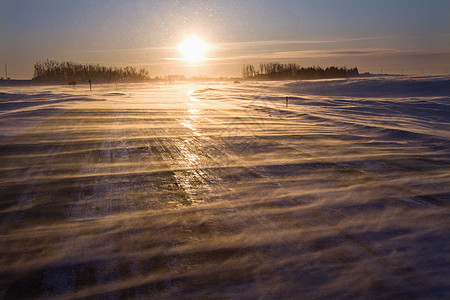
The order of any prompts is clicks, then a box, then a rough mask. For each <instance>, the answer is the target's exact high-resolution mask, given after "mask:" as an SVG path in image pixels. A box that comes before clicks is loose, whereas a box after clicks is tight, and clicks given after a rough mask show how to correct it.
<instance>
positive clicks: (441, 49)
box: [0, 0, 450, 79]
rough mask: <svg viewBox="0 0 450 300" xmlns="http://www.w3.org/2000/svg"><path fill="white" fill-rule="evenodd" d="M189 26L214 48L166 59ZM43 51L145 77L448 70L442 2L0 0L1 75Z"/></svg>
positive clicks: (22, 74)
mask: <svg viewBox="0 0 450 300" xmlns="http://www.w3.org/2000/svg"><path fill="white" fill-rule="evenodd" d="M193 33H195V34H196V35H197V36H199V37H201V38H202V39H204V40H205V41H207V42H208V43H210V44H211V45H212V46H213V47H212V48H211V49H210V51H209V52H208V54H207V56H208V58H211V60H208V61H205V62H202V63H198V64H195V65H192V64H188V63H185V62H183V61H180V60H173V59H172V58H176V57H179V56H180V54H179V51H178V48H177V45H178V44H179V43H180V42H181V41H182V40H183V37H185V36H188V35H190V34H193ZM47 58H48V59H54V60H59V61H62V60H72V61H75V62H80V63H100V64H104V65H114V66H125V65H130V66H135V67H136V68H141V67H143V68H146V69H148V71H149V72H150V74H151V75H152V76H156V75H167V74H183V73H184V74H186V75H188V76H192V75H208V76H233V75H240V70H241V66H242V64H243V63H254V64H255V65H257V64H259V62H261V61H265V62H270V61H279V62H297V63H299V64H302V65H305V66H311V65H321V66H330V65H336V66H348V67H353V66H357V67H358V68H359V69H360V72H372V73H378V72H380V69H381V68H383V72H389V73H400V72H401V69H402V68H403V69H404V72H405V73H417V72H418V70H420V73H421V72H422V68H423V69H424V72H425V74H438V73H441V74H442V73H445V70H446V68H447V70H448V73H450V1H448V0H376V1H374V0H368V1H366V0H341V1H339V0H334V1H331V0H311V1H309V0H296V1H283V0H259V1H256V0H255V1H242V0H241V1H234V0H226V1H206V0H202V1H181V0H179V1H170V0H165V1H125V0H124V1H114V0H110V1H106V0H95V1H93V0H88V1H85V0H81V1H80V0H70V1H67V0H55V1H54V0H0V59H1V62H2V63H1V65H3V62H4V61H5V60H6V62H7V65H8V75H9V76H10V77H12V78H24V79H25V78H31V77H32V75H33V65H34V63H35V62H36V61H42V60H45V59H47ZM0 75H1V76H4V75H5V74H4V68H3V67H2V68H0Z"/></svg>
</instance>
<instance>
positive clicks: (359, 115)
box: [0, 76, 450, 299]
mask: <svg viewBox="0 0 450 300" xmlns="http://www.w3.org/2000/svg"><path fill="white" fill-rule="evenodd" d="M286 96H287V97H288V100H289V102H288V105H287V106H286V101H285V99H286ZM449 96H450V77H448V76H434V77H410V76H373V77H361V78H352V79H333V80H317V81H286V82H270V81H269V82H267V81H265V82H256V81H255V82H251V81H242V82H241V83H240V84H234V83H231V82H205V83H190V82H180V83H178V84H175V85H166V84H164V83H140V84H118V85H115V84H111V85H108V84H104V85H95V84H93V91H89V86H85V85H78V86H76V87H75V88H72V87H68V86H23V87H18V86H14V87H2V90H1V91H0V115H1V118H0V128H1V133H0V135H1V136H0V194H1V195H2V197H1V201H0V224H1V226H0V253H1V255H0V274H1V277H0V296H1V297H2V298H4V299H20V298H27V299H34V298H50V299H59V298H83V297H93V298H269V299H270V298H300V299H303V298H305V299H324V298H339V299H354V298H426V299H446V298H449V297H450V282H449V280H448V278H450V263H449V260H448V255H449V253H450V238H449V237H450V224H449V220H450V218H449V204H450V105H449V101H450V98H449Z"/></svg>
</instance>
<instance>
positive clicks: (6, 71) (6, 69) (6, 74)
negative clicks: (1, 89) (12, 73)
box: [5, 59, 8, 79]
mask: <svg viewBox="0 0 450 300" xmlns="http://www.w3.org/2000/svg"><path fill="white" fill-rule="evenodd" d="M5 76H6V79H8V67H7V66H6V59H5Z"/></svg>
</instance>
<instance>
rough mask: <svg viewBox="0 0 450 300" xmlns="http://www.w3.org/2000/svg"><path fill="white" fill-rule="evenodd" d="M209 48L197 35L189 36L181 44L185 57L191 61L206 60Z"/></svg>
mask: <svg viewBox="0 0 450 300" xmlns="http://www.w3.org/2000/svg"><path fill="white" fill-rule="evenodd" d="M207 50H208V45H207V44H206V43H205V42H203V41H202V40H200V39H199V38H197V37H189V38H187V39H186V40H184V42H183V43H182V44H181V45H180V51H181V54H182V55H183V58H184V59H185V60H187V61H190V62H197V61H202V60H204V59H205V54H206V51H207Z"/></svg>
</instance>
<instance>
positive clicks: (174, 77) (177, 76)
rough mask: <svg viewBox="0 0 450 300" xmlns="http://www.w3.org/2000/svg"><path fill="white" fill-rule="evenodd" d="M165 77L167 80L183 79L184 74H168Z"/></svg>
mask: <svg viewBox="0 0 450 300" xmlns="http://www.w3.org/2000/svg"><path fill="white" fill-rule="evenodd" d="M167 78H169V80H184V75H169V76H167Z"/></svg>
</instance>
